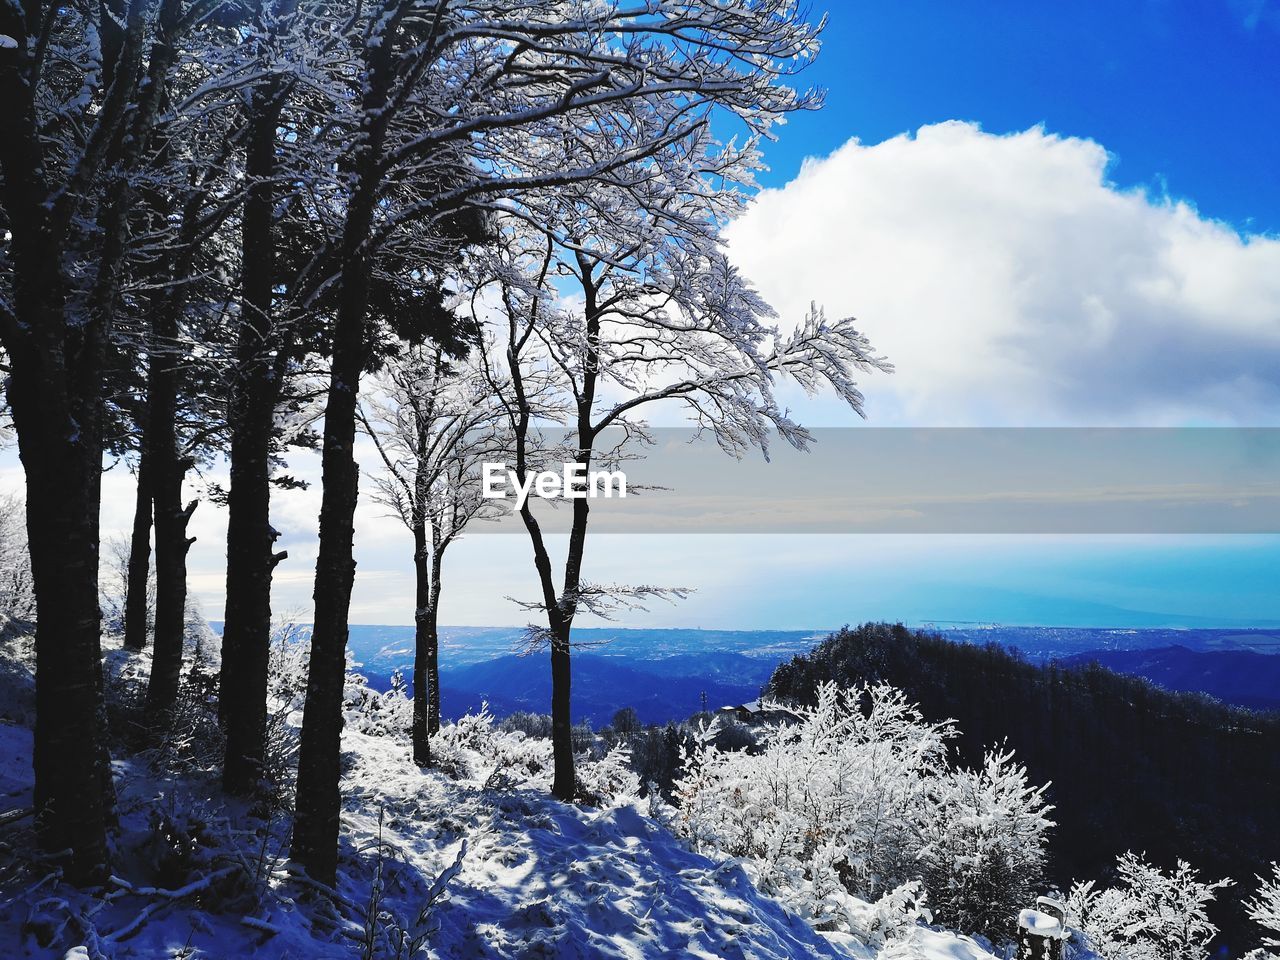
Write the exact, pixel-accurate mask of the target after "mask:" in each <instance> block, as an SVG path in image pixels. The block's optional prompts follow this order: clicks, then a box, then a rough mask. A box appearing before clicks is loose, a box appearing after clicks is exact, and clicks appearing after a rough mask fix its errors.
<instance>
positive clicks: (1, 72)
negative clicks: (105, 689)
mask: <svg viewBox="0 0 1280 960" xmlns="http://www.w3.org/2000/svg"><path fill="white" fill-rule="evenodd" d="M33 10H34V8H33ZM20 11H21V8H19V7H14V6H11V7H9V8H8V9H7V10H5V11H3V12H0V32H2V33H5V34H7V35H9V36H11V37H13V38H15V40H16V41H17V43H16V45H15V46H14V47H12V48H9V49H6V50H3V51H0V173H2V174H3V175H2V177H0V190H3V201H4V208H5V212H6V214H7V216H8V218H9V222H10V225H11V232H12V239H11V242H10V248H9V260H10V265H11V266H12V268H13V289H14V303H13V313H9V312H8V311H7V310H5V309H0V337H2V338H3V343H4V347H5V351H6V352H7V353H8V354H9V358H10V360H11V361H12V372H11V374H10V376H9V381H8V387H7V394H8V402H9V407H10V410H11V412H12V416H13V421H14V426H15V428H16V430H17V434H18V453H19V456H20V458H21V460H22V465H23V470H24V473H25V475H26V481H27V535H28V541H29V544H30V551H31V568H32V580H33V583H34V586H35V592H36V728H35V742H34V750H33V761H34V767H35V789H34V801H35V808H36V829H37V835H38V838H39V842H40V845H41V847H43V849H45V850H46V851H48V852H50V853H58V854H62V853H64V852H67V851H69V854H67V856H66V861H65V865H64V876H66V877H67V879H68V880H70V881H71V882H73V883H82V884H84V883H94V882H98V881H100V880H102V879H105V876H106V873H107V859H108V857H107V842H106V828H107V823H108V820H109V819H110V811H109V806H110V804H109V801H108V791H107V790H105V789H104V787H105V786H106V785H107V784H109V783H110V772H109V767H107V766H106V765H105V763H104V759H105V756H106V755H105V749H104V745H103V741H102V739H101V735H102V726H101V720H102V716H103V711H102V671H101V635H100V630H101V611H100V610H99V608H98V597H97V592H98V584H97V581H98V505H99V498H100V493H101V478H102V447H101V432H102V368H103V358H102V354H103V331H102V330H101V328H100V326H99V320H98V318H97V317H95V316H93V315H90V316H88V317H85V318H83V319H85V320H86V321H87V322H85V323H82V324H76V325H73V324H70V323H69V322H68V316H67V296H68V286H69V285H68V281H67V278H66V276H65V275H64V273H63V270H62V264H63V262H64V258H63V245H64V242H65V240H66V236H67V232H68V224H69V222H70V219H71V212H72V211H71V206H70V205H71V203H73V202H74V201H73V200H69V201H66V202H57V201H55V200H54V199H53V198H54V191H53V189H52V188H51V186H50V184H49V183H48V182H47V181H46V180H45V176H46V166H45V160H44V157H43V155H42V150H41V141H40V137H39V135H38V133H37V122H36V113H35V106H34V102H33V87H32V77H33V67H32V64H31V60H30V50H31V48H32V46H33V44H31V43H29V40H30V39H32V38H33V37H34V36H35V35H36V34H37V33H38V31H39V29H40V21H39V17H38V16H37V15H36V14H35V13H34V12H33V13H32V14H31V15H30V16H29V17H27V18H23V17H22V16H21V13H20ZM121 56H122V57H123V56H124V54H121ZM121 86H122V87H123V86H124V85H123V84H122V85H121ZM122 92H123V91H122ZM122 109H123V104H122V103H120V102H119V101H109V102H108V103H105V104H104V105H103V113H102V115H101V116H100V120H101V122H103V123H109V122H111V121H112V118H113V117H118V116H119V113H120V111H121V110H122ZM92 159H93V158H92V157H88V156H86V157H85V160H84V162H85V163H86V164H87V163H88V162H89V161H91V160H92ZM63 196H65V194H64V195H63Z"/></svg>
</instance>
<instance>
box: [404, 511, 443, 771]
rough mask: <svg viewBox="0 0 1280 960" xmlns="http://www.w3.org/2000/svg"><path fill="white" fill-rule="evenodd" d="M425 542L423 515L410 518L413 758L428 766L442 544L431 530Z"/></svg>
mask: <svg viewBox="0 0 1280 960" xmlns="http://www.w3.org/2000/svg"><path fill="white" fill-rule="evenodd" d="M431 540H432V543H431V544H428V542H427V523H426V519H425V517H424V516H422V515H421V514H420V512H419V515H417V516H415V517H414V520H413V544H414V551H413V570H414V586H415V589H414V597H415V603H416V607H415V610H414V618H413V619H414V651H413V729H412V739H413V761H414V763H416V764H418V766H420V767H429V766H431V763H432V760H431V737H432V736H433V735H435V734H436V733H439V732H440V626H439V621H440V570H441V567H442V560H443V553H444V549H443V544H442V543H441V541H440V536H439V534H438V533H437V532H436V531H435V530H434V529H433V530H432V536H431Z"/></svg>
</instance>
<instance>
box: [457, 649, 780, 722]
mask: <svg viewBox="0 0 1280 960" xmlns="http://www.w3.org/2000/svg"><path fill="white" fill-rule="evenodd" d="M774 665H775V664H774V661H773V660H772V659H769V660H761V659H758V658H753V657H745V656H743V655H741V654H738V653H723V652H717V651H709V652H706V653H699V654H680V655H676V656H672V657H664V658H661V659H647V660H632V659H630V658H627V657H620V656H619V657H615V656H600V655H597V654H590V653H579V654H578V655H577V656H575V657H574V658H573V717H574V720H575V721H578V720H587V721H589V722H590V723H591V724H592V725H593V726H594V727H597V728H598V727H600V726H602V725H604V724H606V723H608V722H609V721H610V720H611V719H612V718H613V715H614V714H615V713H616V712H617V711H618V710H619V709H620V708H621V707H634V708H635V711H636V713H637V714H638V715H639V717H640V721H641V722H642V723H664V722H666V721H667V720H684V719H687V718H688V717H689V716H691V715H692V714H694V713H697V712H698V711H699V710H701V709H702V706H703V700H704V697H705V702H706V706H707V708H708V709H710V710H716V709H717V708H719V707H722V706H725V705H726V704H738V703H745V702H747V701H749V700H754V699H756V697H758V696H759V695H760V688H761V687H762V686H764V683H765V681H767V680H768V679H769V676H770V675H771V674H772V672H773V668H774ZM440 702H441V708H442V710H443V712H444V714H445V715H446V716H447V717H451V718H452V717H458V716H461V715H462V714H464V713H467V712H474V711H475V710H478V709H479V707H480V705H481V703H482V702H487V703H488V704H489V708H490V710H491V711H492V712H494V713H496V714H498V715H503V714H508V713H513V712H515V711H517V710H527V711H530V712H533V713H546V712H547V709H548V704H550V702H551V671H550V670H547V669H543V665H542V657H537V659H536V660H531V659H530V658H529V657H517V656H506V657H499V658H497V659H495V660H486V661H484V662H483V663H477V664H472V665H470V666H465V667H456V668H453V669H448V668H444V667H442V669H441V690H440Z"/></svg>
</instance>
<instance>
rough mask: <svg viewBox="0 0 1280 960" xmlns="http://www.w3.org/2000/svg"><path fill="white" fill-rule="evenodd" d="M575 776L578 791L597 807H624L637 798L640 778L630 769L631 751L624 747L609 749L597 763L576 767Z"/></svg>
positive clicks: (589, 762) (585, 762) (581, 764)
mask: <svg viewBox="0 0 1280 960" xmlns="http://www.w3.org/2000/svg"><path fill="white" fill-rule="evenodd" d="M577 775H578V784H579V788H580V790H581V791H582V792H584V793H585V794H587V795H588V796H589V797H590V798H591V799H592V800H594V801H595V802H596V803H598V804H600V805H603V806H612V805H614V804H618V803H627V802H629V801H631V800H635V799H637V798H638V797H639V796H640V778H639V777H638V776H636V773H635V771H634V770H632V769H631V751H630V750H629V749H627V748H626V747H624V746H621V745H618V746H615V747H613V748H612V749H611V750H609V752H608V753H606V754H605V755H604V756H603V757H601V758H600V759H599V760H587V761H584V762H582V763H580V764H578V768H577Z"/></svg>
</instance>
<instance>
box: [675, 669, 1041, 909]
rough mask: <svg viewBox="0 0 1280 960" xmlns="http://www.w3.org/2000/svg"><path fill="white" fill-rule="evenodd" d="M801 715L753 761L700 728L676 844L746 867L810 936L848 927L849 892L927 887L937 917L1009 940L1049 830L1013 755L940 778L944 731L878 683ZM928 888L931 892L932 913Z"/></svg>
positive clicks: (866, 894) (834, 695) (831, 697)
mask: <svg viewBox="0 0 1280 960" xmlns="http://www.w3.org/2000/svg"><path fill="white" fill-rule="evenodd" d="M799 715H800V722H799V723H796V724H793V725H790V726H783V727H779V728H776V729H773V730H771V731H767V732H765V733H763V734H762V735H761V742H760V746H759V749H758V750H757V751H755V752H752V753H748V752H746V751H725V750H721V749H719V748H718V747H717V745H716V743H715V737H716V730H715V728H714V727H709V726H708V727H705V728H704V730H703V733H702V736H701V738H700V742H699V743H698V745H697V746H696V747H695V749H694V750H693V751H692V755H691V757H690V758H689V763H688V773H687V774H686V776H685V777H684V779H682V780H680V781H679V782H678V783H677V785H676V799H677V802H678V805H679V807H680V812H679V815H678V817H677V820H676V825H677V828H678V829H679V830H680V832H682V833H683V834H684V835H685V836H686V837H688V838H689V839H690V840H691V841H692V843H693V845H694V846H695V847H696V848H698V849H700V850H702V851H704V852H710V853H716V854H719V855H722V856H731V857H744V858H747V859H748V860H749V861H751V863H752V865H753V872H754V873H755V875H756V879H757V882H758V883H759V885H760V886H761V888H762V889H763V890H764V891H765V892H769V893H775V894H778V895H781V896H783V897H785V898H786V899H787V901H788V903H789V904H790V905H792V906H793V907H794V908H795V909H796V910H797V912H799V913H801V914H802V915H803V916H805V917H806V918H807V919H809V921H810V922H811V923H813V924H815V925H816V926H819V927H827V926H831V927H836V928H845V929H850V930H852V929H853V928H854V927H855V926H858V925H859V924H858V923H856V922H855V921H854V919H853V918H852V917H851V915H850V912H849V911H850V909H851V908H850V906H849V904H848V898H849V895H850V894H852V895H855V896H857V897H861V898H862V899H864V900H868V901H878V900H879V899H880V898H881V897H883V896H884V895H885V894H886V893H887V892H889V891H895V890H898V889H900V888H902V885H904V884H908V883H910V882H911V881H918V880H925V882H926V886H925V889H927V890H928V895H929V901H930V904H931V905H932V906H934V909H935V911H936V912H938V913H940V914H941V913H943V912H944V911H945V912H946V913H947V914H949V916H947V917H943V919H948V920H949V919H951V918H952V917H963V918H966V919H972V918H979V919H980V920H983V921H984V922H987V923H989V924H990V925H991V926H992V928H993V929H992V932H993V933H996V934H1007V933H1008V929H1009V925H1010V923H1011V921H1012V916H1013V913H1015V912H1016V909H1015V906H1014V905H1015V904H1016V902H1017V901H1018V900H1019V898H1021V897H1023V896H1024V895H1025V894H1026V892H1027V889H1028V887H1029V885H1030V883H1032V882H1034V879H1035V878H1036V877H1038V876H1039V871H1040V864H1041V862H1042V860H1043V856H1044V833H1045V831H1047V830H1048V828H1049V827H1050V826H1051V823H1050V821H1049V820H1048V819H1047V818H1046V817H1045V813H1046V812H1047V810H1046V808H1045V806H1044V802H1043V796H1042V792H1041V791H1039V790H1035V789H1033V788H1032V787H1030V786H1029V785H1028V784H1027V781H1026V772H1025V770H1024V769H1023V768H1021V767H1019V766H1017V765H1016V764H1014V763H1013V760H1012V755H1011V754H1005V753H998V754H993V755H992V756H991V757H990V758H988V763H987V765H986V766H985V767H984V768H983V769H982V770H979V771H974V772H966V771H956V770H953V769H951V768H950V767H949V765H948V763H947V758H946V743H947V740H948V738H950V737H951V736H952V735H953V734H954V729H953V727H952V726H951V725H950V724H948V723H941V724H934V723H929V722H928V721H926V720H925V719H924V717H923V716H922V715H921V713H920V711H919V710H918V709H917V708H916V707H915V706H914V705H913V704H911V703H909V702H908V701H907V699H906V698H905V696H904V695H903V694H902V693H901V692H900V691H898V690H895V689H893V688H891V687H889V686H886V685H877V686H870V687H855V688H852V689H848V690H840V689H838V688H836V687H835V686H834V685H833V684H824V685H823V686H822V687H820V688H819V690H818V697H817V703H816V704H815V705H814V706H813V707H812V708H805V709H802V710H800V711H799ZM1024 872H1025V875H1026V876H1025V877H1024V875H1023V874H1024ZM962 874H972V877H971V879H970V881H968V882H962V881H961V879H960V877H961V875H962ZM929 879H932V880H933V881H934V882H937V883H939V884H940V885H941V887H942V888H943V897H942V898H941V906H942V907H943V910H938V902H937V901H938V898H937V897H936V895H935V893H934V891H933V890H932V889H930V888H929V887H928V880H929ZM910 889H911V890H913V891H914V890H916V889H917V888H914V887H912V888H910ZM904 897H905V893H900V894H899V900H900V901H901V900H903V898H904ZM918 902H919V898H918V899H917V903H918ZM886 909H888V908H887V907H886ZM997 913H1000V914H1001V915H1000V916H999V917H998V918H997V917H996V914H997ZM969 929H970V930H973V929H975V927H970V928H969Z"/></svg>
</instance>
